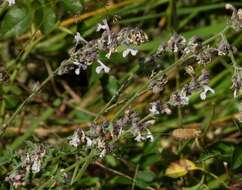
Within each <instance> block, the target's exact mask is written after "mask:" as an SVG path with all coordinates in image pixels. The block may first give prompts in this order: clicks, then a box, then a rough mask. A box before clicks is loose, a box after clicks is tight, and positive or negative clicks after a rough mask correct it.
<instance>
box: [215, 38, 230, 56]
mask: <svg viewBox="0 0 242 190" xmlns="http://www.w3.org/2000/svg"><path fill="white" fill-rule="evenodd" d="M229 50H232V48H231V46H230V44H229V43H228V42H227V41H224V40H223V41H221V42H220V44H219V47H218V55H228V53H229Z"/></svg>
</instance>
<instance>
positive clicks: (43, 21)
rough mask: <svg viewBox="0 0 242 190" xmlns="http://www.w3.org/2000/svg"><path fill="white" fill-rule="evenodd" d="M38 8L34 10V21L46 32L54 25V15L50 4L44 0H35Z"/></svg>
mask: <svg viewBox="0 0 242 190" xmlns="http://www.w3.org/2000/svg"><path fill="white" fill-rule="evenodd" d="M36 3H37V5H38V9H36V12H35V22H36V25H37V27H38V28H40V30H41V31H42V32H43V33H44V34H48V33H49V32H50V31H51V30H53V28H54V27H55V23H56V15H55V11H54V9H53V8H52V6H51V5H50V4H49V3H48V2H45V1H44V0H39V1H38V2H36Z"/></svg>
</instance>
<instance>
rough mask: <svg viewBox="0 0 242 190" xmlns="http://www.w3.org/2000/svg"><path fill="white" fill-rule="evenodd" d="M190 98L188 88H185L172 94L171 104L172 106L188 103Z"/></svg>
mask: <svg viewBox="0 0 242 190" xmlns="http://www.w3.org/2000/svg"><path fill="white" fill-rule="evenodd" d="M188 103H189V98H188V97H187V94H186V90H185V89H184V88H183V89H182V90H181V91H178V92H175V93H173V94H172V95H171V97H170V100H169V104H171V105H172V106H184V105H188Z"/></svg>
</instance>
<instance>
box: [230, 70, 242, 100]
mask: <svg viewBox="0 0 242 190" xmlns="http://www.w3.org/2000/svg"><path fill="white" fill-rule="evenodd" d="M241 87H242V74H241V71H238V70H236V71H235V73H234V75H233V77H232V87H231V89H232V90H233V92H234V98H235V97H237V94H238V92H240V90H241Z"/></svg>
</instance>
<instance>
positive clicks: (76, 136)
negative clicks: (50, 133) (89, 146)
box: [69, 130, 81, 147]
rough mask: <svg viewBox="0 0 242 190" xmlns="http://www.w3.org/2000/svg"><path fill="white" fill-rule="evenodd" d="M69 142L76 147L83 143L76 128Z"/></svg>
mask: <svg viewBox="0 0 242 190" xmlns="http://www.w3.org/2000/svg"><path fill="white" fill-rule="evenodd" d="M69 144H70V145H71V146H74V147H78V146H79V145H80V144H81V140H80V135H79V130H76V131H75V132H74V134H73V135H72V137H71V140H70V141H69Z"/></svg>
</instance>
